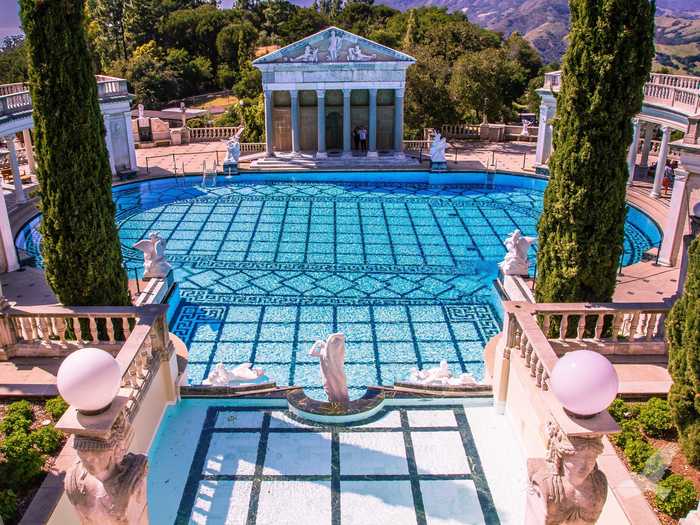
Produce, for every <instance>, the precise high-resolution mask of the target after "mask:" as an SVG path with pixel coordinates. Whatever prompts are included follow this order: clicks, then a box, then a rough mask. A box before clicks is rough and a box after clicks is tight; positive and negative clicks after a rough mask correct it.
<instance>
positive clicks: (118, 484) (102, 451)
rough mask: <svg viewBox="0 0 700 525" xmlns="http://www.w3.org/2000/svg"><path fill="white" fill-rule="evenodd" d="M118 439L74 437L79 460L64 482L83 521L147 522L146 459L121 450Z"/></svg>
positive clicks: (110, 524) (91, 524) (97, 524)
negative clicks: (103, 439)
mask: <svg viewBox="0 0 700 525" xmlns="http://www.w3.org/2000/svg"><path fill="white" fill-rule="evenodd" d="M120 442H121V438H119V439H118V440H116V441H115V440H109V441H101V440H97V439H90V438H85V437H79V436H76V437H75V442H74V448H75V450H76V453H77V455H78V458H79V461H78V462H77V463H76V464H75V465H74V466H73V467H71V468H70V469H69V470H68V472H67V474H66V478H65V482H64V486H65V490H66V495H67V496H68V500H69V501H70V502H71V504H73V506H74V507H75V510H76V511H77V513H78V516H79V517H80V523H82V524H83V525H137V524H147V523H148V509H147V500H146V476H147V472H148V460H147V458H146V456H145V455H144V454H132V453H128V454H124V452H123V450H122V448H121V443H120Z"/></svg>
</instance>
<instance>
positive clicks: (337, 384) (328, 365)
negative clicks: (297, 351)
mask: <svg viewBox="0 0 700 525" xmlns="http://www.w3.org/2000/svg"><path fill="white" fill-rule="evenodd" d="M309 355H312V356H314V357H319V358H320V359H321V379H322V381H323V389H324V390H325V391H326V394H327V395H328V400H329V401H330V402H331V403H343V404H347V403H349V402H350V396H349V395H348V382H347V379H346V377H345V335H343V334H331V335H330V336H328V339H327V340H326V341H316V342H315V343H314V344H313V346H312V347H311V350H309Z"/></svg>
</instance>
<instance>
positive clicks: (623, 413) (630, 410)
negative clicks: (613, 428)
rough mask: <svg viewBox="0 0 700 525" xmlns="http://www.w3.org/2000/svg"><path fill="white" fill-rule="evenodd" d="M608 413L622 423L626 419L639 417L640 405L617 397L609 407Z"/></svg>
mask: <svg viewBox="0 0 700 525" xmlns="http://www.w3.org/2000/svg"><path fill="white" fill-rule="evenodd" d="M608 412H610V415H611V416H612V417H613V419H614V420H615V421H617V422H618V423H620V422H621V421H623V420H625V419H634V418H636V417H637V416H638V415H639V404H637V403H627V402H625V401H623V400H622V399H620V398H619V397H617V398H615V400H614V401H613V402H612V403H611V404H610V406H609V407H608Z"/></svg>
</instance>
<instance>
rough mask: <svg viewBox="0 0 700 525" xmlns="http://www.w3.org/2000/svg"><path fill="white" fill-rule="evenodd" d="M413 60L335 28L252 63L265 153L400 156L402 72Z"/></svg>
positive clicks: (269, 154) (327, 155)
mask: <svg viewBox="0 0 700 525" xmlns="http://www.w3.org/2000/svg"><path fill="white" fill-rule="evenodd" d="M414 62H415V59H414V58H413V57H410V56H408V55H406V54H404V53H401V52H399V51H396V50H393V49H390V48H388V47H385V46H382V45H381V44H378V43H376V42H372V41H371V40H367V39H365V38H362V37H359V36H357V35H354V34H352V33H348V32H347V31H343V30H342V29H338V28H337V27H329V28H327V29H324V30H323V31H321V32H319V33H316V34H314V35H311V36H309V37H307V38H304V39H302V40H299V41H298V42H295V43H294V44H291V45H289V46H286V47H284V48H282V49H278V50H277V51H274V52H272V53H270V54H268V55H265V56H262V57H260V58H258V59H256V60H255V61H254V62H253V65H254V66H255V67H257V68H258V69H259V70H260V71H261V72H262V84H263V91H264V94H265V135H266V153H267V156H268V157H272V156H275V155H278V154H282V155H291V156H299V155H301V154H302V152H303V153H304V154H313V156H314V157H315V158H317V159H324V158H328V157H329V156H338V157H352V156H364V155H366V156H367V157H369V158H372V157H379V155H380V154H381V155H382V156H387V155H391V156H394V157H397V156H398V157H402V156H403V152H402V143H403V108H404V104H403V100H404V87H405V80H406V69H408V67H409V66H410V65H411V64H413V63H414ZM361 138H364V140H361Z"/></svg>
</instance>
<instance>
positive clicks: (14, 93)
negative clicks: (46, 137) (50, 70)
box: [0, 75, 129, 118]
mask: <svg viewBox="0 0 700 525" xmlns="http://www.w3.org/2000/svg"><path fill="white" fill-rule="evenodd" d="M96 79H97V96H98V97H99V99H100V100H101V101H105V100H109V99H113V98H122V97H128V96H129V92H128V91H127V84H126V80H124V79H121V78H116V77H108V76H105V75H96ZM31 109H32V99H31V96H30V95H29V86H28V85H27V84H24V83H16V84H5V85H0V118H2V117H4V116H10V115H16V114H19V113H24V112H26V111H31Z"/></svg>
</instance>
